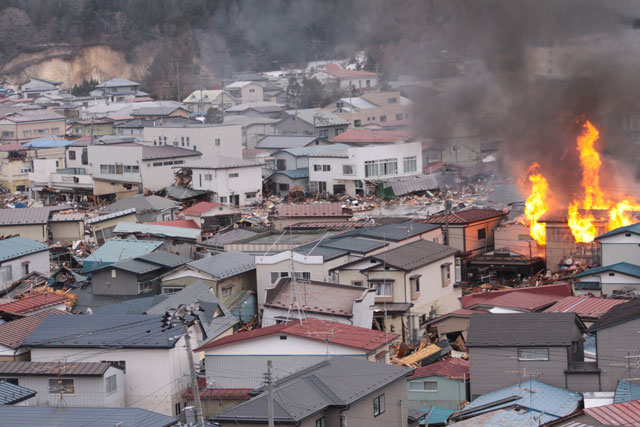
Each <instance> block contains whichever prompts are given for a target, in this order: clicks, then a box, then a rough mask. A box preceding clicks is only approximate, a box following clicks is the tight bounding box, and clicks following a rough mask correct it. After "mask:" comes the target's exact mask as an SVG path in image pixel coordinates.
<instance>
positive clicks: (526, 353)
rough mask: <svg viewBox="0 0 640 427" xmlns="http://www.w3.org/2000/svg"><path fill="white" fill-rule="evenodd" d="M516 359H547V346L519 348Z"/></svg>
mask: <svg viewBox="0 0 640 427" xmlns="http://www.w3.org/2000/svg"><path fill="white" fill-rule="evenodd" d="M518 360H549V349H548V348H519V349H518Z"/></svg>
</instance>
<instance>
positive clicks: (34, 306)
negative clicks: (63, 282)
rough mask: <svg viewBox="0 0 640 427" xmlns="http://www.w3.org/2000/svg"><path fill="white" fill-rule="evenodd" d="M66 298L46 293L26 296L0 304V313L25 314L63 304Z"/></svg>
mask: <svg viewBox="0 0 640 427" xmlns="http://www.w3.org/2000/svg"><path fill="white" fill-rule="evenodd" d="M67 299H68V298H67V297H65V296H62V295H58V294H54V293H48V294H38V295H33V296H28V297H25V298H21V299H18V300H15V301H11V302H8V303H6V304H0V311H4V312H7V313H15V314H26V313H31V312H32V311H37V310H42V309H43V308H47V307H52V306H54V305H58V304H64V303H65V302H66V301H67Z"/></svg>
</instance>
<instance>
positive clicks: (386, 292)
mask: <svg viewBox="0 0 640 427" xmlns="http://www.w3.org/2000/svg"><path fill="white" fill-rule="evenodd" d="M371 287H372V288H375V290H376V297H383V298H391V297H393V282H390V281H388V280H387V281H378V282H375V281H372V282H371Z"/></svg>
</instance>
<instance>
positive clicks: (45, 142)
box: [24, 137, 73, 148]
mask: <svg viewBox="0 0 640 427" xmlns="http://www.w3.org/2000/svg"><path fill="white" fill-rule="evenodd" d="M72 143H73V141H69V140H67V139H62V138H55V137H52V138H36V139H32V140H31V141H29V142H27V143H25V144H24V146H25V147H29V148H60V147H66V146H67V145H70V144H72Z"/></svg>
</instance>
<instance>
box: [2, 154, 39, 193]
mask: <svg viewBox="0 0 640 427" xmlns="http://www.w3.org/2000/svg"><path fill="white" fill-rule="evenodd" d="M28 153H29V151H28V149H27V148H26V147H23V146H21V145H17V144H5V145H0V185H2V186H3V187H4V188H5V189H7V190H9V191H10V192H12V193H13V192H14V191H27V190H28V189H29V185H30V183H31V181H30V180H29V172H31V171H32V168H33V166H32V163H31V158H30V157H29V155H28Z"/></svg>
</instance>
